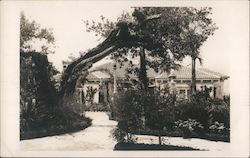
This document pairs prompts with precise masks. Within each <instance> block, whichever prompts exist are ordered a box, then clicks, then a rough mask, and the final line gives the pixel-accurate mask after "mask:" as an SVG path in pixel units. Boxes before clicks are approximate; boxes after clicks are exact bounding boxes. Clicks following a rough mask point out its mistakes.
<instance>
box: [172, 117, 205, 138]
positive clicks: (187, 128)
mask: <svg viewBox="0 0 250 158" xmlns="http://www.w3.org/2000/svg"><path fill="white" fill-rule="evenodd" d="M175 124H176V126H177V128H179V129H180V130H181V131H182V132H183V134H184V136H192V135H195V134H202V133H203V129H204V127H203V126H202V124H201V123H200V122H198V121H196V120H193V119H188V120H186V121H183V120H178V121H176V122H175Z"/></svg>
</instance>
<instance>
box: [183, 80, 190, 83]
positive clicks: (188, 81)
mask: <svg viewBox="0 0 250 158" xmlns="http://www.w3.org/2000/svg"><path fill="white" fill-rule="evenodd" d="M182 82H183V83H191V80H183V81H182Z"/></svg>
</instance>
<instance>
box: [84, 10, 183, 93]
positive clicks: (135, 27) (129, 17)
mask: <svg viewBox="0 0 250 158" xmlns="http://www.w3.org/2000/svg"><path fill="white" fill-rule="evenodd" d="M163 11H164V10H163ZM162 15H163V12H153V11H152V8H151V9H148V8H135V10H134V11H133V13H132V14H130V13H124V14H122V15H121V17H119V18H118V20H117V22H119V21H124V22H126V23H127V24H128V27H129V32H130V33H131V34H133V35H135V36H136V37H138V38H139V39H140V40H141V44H140V45H139V46H137V47H132V48H131V49H128V48H122V49H118V50H117V52H115V53H113V56H112V57H113V59H115V60H116V61H118V62H120V63H122V62H126V61H128V59H127V55H128V54H129V53H130V54H131V56H132V57H137V56H139V57H140V69H139V71H138V77H139V80H140V81H141V83H142V87H143V89H145V90H146V89H147V87H148V79H147V72H146V70H147V66H149V67H152V68H154V69H156V70H157V69H158V68H159V66H160V65H166V63H168V65H167V66H165V70H169V68H170V67H169V65H170V64H169V63H170V60H169V58H168V56H167V54H168V53H169V51H166V50H167V47H166V42H165V39H164V38H163V36H164V34H169V32H170V31H169V28H168V27H166V26H168V25H167V24H168V21H166V20H165V19H164V16H162ZM101 20H102V21H101V22H98V23H96V22H93V21H92V23H91V24H90V22H89V21H85V24H86V27H87V31H94V32H95V33H96V35H101V36H104V37H105V36H107V34H108V33H107V32H109V31H110V30H112V27H113V26H115V24H116V23H117V22H111V21H109V20H108V19H106V18H105V17H103V16H101ZM158 24H159V25H160V27H156V26H158ZM175 27H176V26H175ZM162 28H164V29H162ZM172 28H173V27H171V28H170V29H172ZM157 29H158V30H157ZM156 32H157V33H156ZM174 33H175V32H174ZM175 36H178V32H177V35H172V37H175ZM173 39H174V38H173ZM176 43H177V42H176V41H175V43H172V45H171V47H173V45H175V46H174V47H176ZM174 47H173V48H174ZM177 48H181V47H176V48H174V51H175V52H174V53H175V55H174V57H176V58H175V59H178V60H181V59H182V58H183V55H180V53H179V52H180V51H179V52H178V51H176V50H177ZM177 54H178V55H177ZM149 56H150V57H153V58H151V59H150V57H149ZM152 59H153V60H152ZM173 61H174V60H173ZM171 65H176V63H175V62H173V63H171ZM162 67H163V66H162ZM162 67H160V68H162Z"/></svg>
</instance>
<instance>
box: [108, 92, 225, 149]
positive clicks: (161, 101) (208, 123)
mask: <svg viewBox="0 0 250 158" xmlns="http://www.w3.org/2000/svg"><path fill="white" fill-rule="evenodd" d="M228 103H229V102H225V101H223V100H218V99H211V98H210V97H209V95H207V93H204V92H198V93H197V94H196V95H193V96H191V97H190V98H189V99H185V100H178V101H176V100H175V97H174V96H173V95H170V94H169V93H162V92H159V91H154V92H150V93H146V92H143V91H140V90H135V89H132V90H130V89H129V90H127V91H124V92H120V93H119V94H118V95H117V97H116V99H115V101H114V104H113V105H112V108H113V113H114V116H115V119H116V120H117V121H118V129H119V130H120V131H119V130H117V131H115V132H116V133H113V134H114V137H115V138H116V139H117V140H118V142H129V141H131V140H129V139H128V138H129V135H132V136H133V135H135V134H147V135H155V136H158V137H159V144H161V136H183V137H185V138H186V137H187V138H190V137H191V138H192V137H196V138H203V139H209V140H216V141H230V139H229V138H230V135H229V134H230V117H229V113H230V106H229V104H228ZM117 136H119V137H117Z"/></svg>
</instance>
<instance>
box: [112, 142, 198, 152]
mask: <svg viewBox="0 0 250 158" xmlns="http://www.w3.org/2000/svg"><path fill="white" fill-rule="evenodd" d="M114 150H199V149H194V148H191V147H182V146H173V145H159V144H136V143H117V144H116V145H115V147H114Z"/></svg>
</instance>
